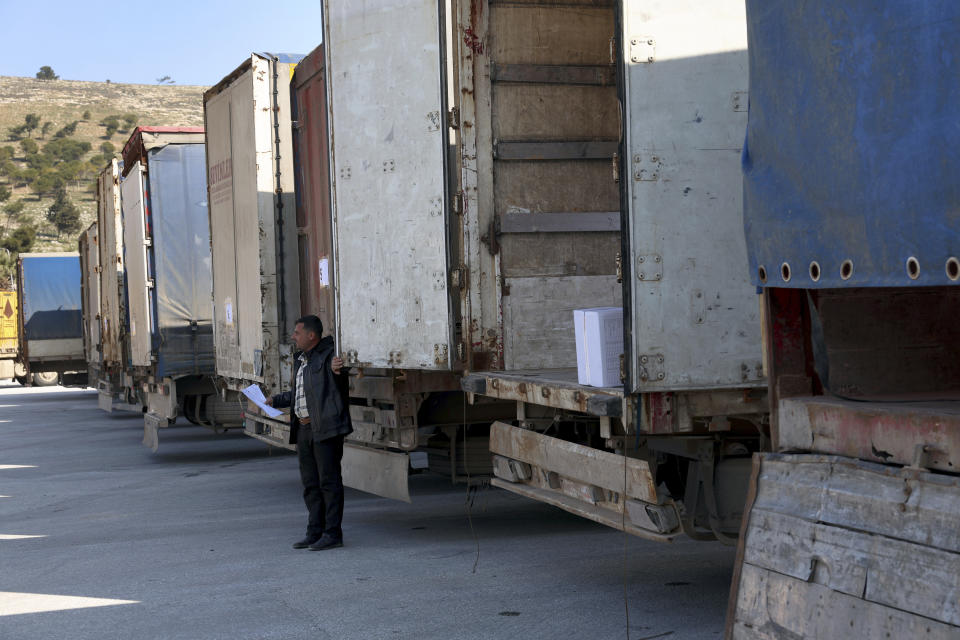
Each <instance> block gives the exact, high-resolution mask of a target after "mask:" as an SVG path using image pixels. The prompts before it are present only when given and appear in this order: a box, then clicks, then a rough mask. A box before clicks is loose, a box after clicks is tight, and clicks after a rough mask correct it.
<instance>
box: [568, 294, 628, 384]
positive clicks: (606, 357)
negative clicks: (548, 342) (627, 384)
mask: <svg viewBox="0 0 960 640" xmlns="http://www.w3.org/2000/svg"><path fill="white" fill-rule="evenodd" d="M573 326H574V332H575V334H576V340H577V381H578V382H579V383H580V384H586V385H590V386H592V387H618V386H620V385H621V384H623V383H622V382H621V381H620V356H621V354H623V308H622V307H597V308H594V309H575V310H574V312H573Z"/></svg>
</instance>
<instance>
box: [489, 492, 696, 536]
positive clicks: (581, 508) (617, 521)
mask: <svg viewBox="0 0 960 640" xmlns="http://www.w3.org/2000/svg"><path fill="white" fill-rule="evenodd" d="M490 484H491V485H492V486H494V487H497V488H499V489H504V490H505V491H510V492H511V493H515V494H517V495H520V496H523V497H525V498H530V499H531V500H536V501H538V502H543V503H545V504H549V505H552V506H554V507H558V508H560V509H563V510H564V511H567V512H569V513H572V514H574V515H577V516H580V517H581V518H587V519H588V520H593V521H594V522H599V523H600V524H603V525H606V526H608V527H611V528H613V529H617V530H619V531H626V532H627V533H629V534H631V535H634V536H637V537H638V538H644V539H646V540H653V541H654V542H672V541H673V539H674V538H676V537H678V535H677V534H661V533H657V532H654V531H648V530H646V529H641V528H640V527H637V526H634V524H633V523H632V522H631V521H630V519H629V518H624V517H623V515H622V514H621V513H619V512H617V511H615V510H613V509H606V508H603V507H599V506H596V505H593V504H590V503H587V502H583V501H582V500H578V499H576V498H571V497H569V496H567V495H565V494H563V493H559V492H557V491H553V490H550V489H543V488H541V487H537V486H533V485H529V484H517V483H514V482H509V481H507V480H502V479H500V478H493V479H492V480H491V481H490Z"/></svg>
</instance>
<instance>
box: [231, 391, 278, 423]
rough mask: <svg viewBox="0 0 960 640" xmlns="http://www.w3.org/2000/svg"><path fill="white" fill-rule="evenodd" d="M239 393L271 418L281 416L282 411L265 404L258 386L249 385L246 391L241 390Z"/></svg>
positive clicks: (265, 399)
mask: <svg viewBox="0 0 960 640" xmlns="http://www.w3.org/2000/svg"><path fill="white" fill-rule="evenodd" d="M240 393H242V394H243V395H245V396H247V397H248V398H250V400H251V401H252V402H253V404H255V405H257V406H258V407H260V410H261V411H263V412H264V413H265V414H267V415H268V416H269V417H271V418H276V417H277V416H279V415H282V414H283V411H280V410H279V409H274V408H273V407H271V406H270V405H268V404H267V398H266V397H265V396H264V395H263V391H261V390H260V386H259V385H258V384H256V383H254V384H252V385H250V386H249V387H247V388H246V389H243V390H241V391H240Z"/></svg>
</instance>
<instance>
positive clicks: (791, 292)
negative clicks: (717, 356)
mask: <svg viewBox="0 0 960 640" xmlns="http://www.w3.org/2000/svg"><path fill="white" fill-rule="evenodd" d="M763 305H764V317H765V322H766V327H765V331H764V340H765V344H764V349H765V352H766V361H767V380H768V389H769V396H770V407H771V409H772V411H771V415H770V439H771V440H772V442H773V448H774V450H777V449H779V445H778V440H779V435H778V431H779V430H778V426H777V424H778V416H777V407H778V406H779V401H780V399H781V398H789V397H793V396H808V395H810V394H811V393H812V392H813V391H814V384H815V380H814V375H815V374H814V373H813V355H812V354H811V351H810V344H809V341H808V339H807V335H808V332H809V325H810V321H809V315H808V311H807V302H806V300H805V299H804V297H803V292H802V291H800V290H797V289H774V288H766V289H764V290H763Z"/></svg>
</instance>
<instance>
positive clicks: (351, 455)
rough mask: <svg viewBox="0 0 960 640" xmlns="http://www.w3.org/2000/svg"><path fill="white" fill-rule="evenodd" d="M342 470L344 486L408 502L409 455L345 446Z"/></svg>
mask: <svg viewBox="0 0 960 640" xmlns="http://www.w3.org/2000/svg"><path fill="white" fill-rule="evenodd" d="M342 468H343V484H344V485H346V486H348V487H350V488H351V489H359V490H360V491H366V492H367V493H372V494H374V495H378V496H382V497H384V498H391V499H393V500H402V501H403V502H410V487H409V484H408V479H409V471H408V470H409V468H410V460H409V455H408V454H406V453H395V452H393V451H384V450H383V449H373V448H371V447H363V446H358V445H354V444H349V443H347V444H344V445H343V463H342Z"/></svg>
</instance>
